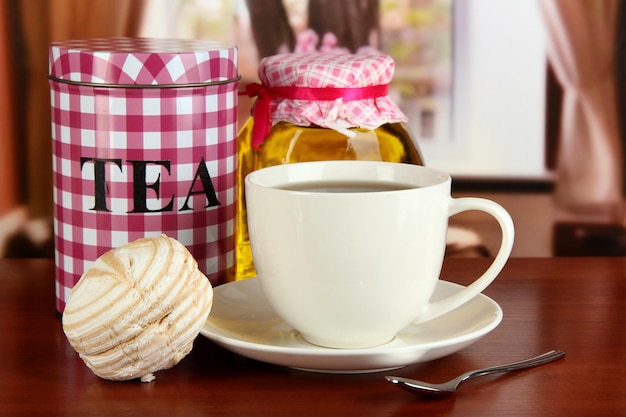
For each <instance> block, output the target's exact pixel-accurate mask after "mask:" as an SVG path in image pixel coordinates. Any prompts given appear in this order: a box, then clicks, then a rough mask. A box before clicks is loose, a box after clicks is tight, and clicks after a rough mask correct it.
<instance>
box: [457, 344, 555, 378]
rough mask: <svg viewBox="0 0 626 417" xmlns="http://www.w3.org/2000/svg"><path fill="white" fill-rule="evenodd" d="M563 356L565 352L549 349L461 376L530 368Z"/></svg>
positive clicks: (471, 376)
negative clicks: (533, 355) (519, 359)
mask: <svg viewBox="0 0 626 417" xmlns="http://www.w3.org/2000/svg"><path fill="white" fill-rule="evenodd" d="M563 356H565V352H562V351H560V350H551V351H549V352H546V353H544V354H542V355H539V356H535V357H534V358H529V359H524V360H523V361H518V362H511V363H507V364H504V365H498V366H491V367H489V368H483V369H477V370H474V371H469V372H467V373H466V374H464V376H465V377H464V378H463V380H465V379H468V378H473V377H476V376H481V375H488V374H493V373H497V372H509V371H516V370H518V369H525V368H532V367H535V366H539V365H543V364H544V363H548V362H552V361H555V360H557V359H560V358H562V357H563Z"/></svg>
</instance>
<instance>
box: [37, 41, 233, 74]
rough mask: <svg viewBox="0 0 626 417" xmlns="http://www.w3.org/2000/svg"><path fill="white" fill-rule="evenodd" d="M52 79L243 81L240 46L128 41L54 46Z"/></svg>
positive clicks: (51, 62)
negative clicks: (241, 77) (238, 47)
mask: <svg viewBox="0 0 626 417" xmlns="http://www.w3.org/2000/svg"><path fill="white" fill-rule="evenodd" d="M49 75H50V77H51V78H52V79H56V80H58V81H67V82H76V83H89V84H108V85H118V86H119V85H122V86H124V85H134V86H141V85H143V86H161V85H183V84H206V83H219V82H228V81H236V80H237V79H238V78H239V75H238V73H237V48H236V47H234V46H229V45H224V44H221V43H218V42H212V41H203V40H186V39H152V38H122V37H120V38H93V39H84V40H67V41H60V42H53V43H52V44H51V45H50V53H49Z"/></svg>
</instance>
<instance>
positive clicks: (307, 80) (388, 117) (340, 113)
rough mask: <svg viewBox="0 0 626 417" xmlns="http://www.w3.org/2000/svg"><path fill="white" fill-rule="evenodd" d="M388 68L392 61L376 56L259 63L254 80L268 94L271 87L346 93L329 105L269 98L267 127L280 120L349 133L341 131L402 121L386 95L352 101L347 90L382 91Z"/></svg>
mask: <svg viewBox="0 0 626 417" xmlns="http://www.w3.org/2000/svg"><path fill="white" fill-rule="evenodd" d="M394 69H395V63H394V61H393V59H392V58H391V57H390V56H388V55H384V54H381V53H371V52H370V53H366V54H348V53H324V52H303V53H290V54H282V55H274V56H270V57H267V58H264V59H263V60H262V61H261V63H260V66H259V78H260V80H261V82H262V83H263V85H264V86H266V87H268V88H270V90H271V88H272V87H295V88H302V87H304V88H313V89H316V90H329V89H331V90H332V89H344V90H347V94H345V95H344V96H343V97H340V98H333V99H330V100H328V99H324V100H315V99H304V100H303V99H294V98H292V97H281V96H280V94H278V95H273V96H272V100H271V103H270V105H269V107H270V108H269V113H270V114H271V116H270V118H271V124H272V125H273V124H275V123H278V122H280V121H288V122H291V123H294V124H297V125H301V126H308V125H310V124H316V125H318V126H322V127H327V128H331V129H335V130H337V131H340V132H342V133H346V134H349V133H348V131H347V130H346V129H348V128H351V127H364V128H367V129H375V128H377V127H378V126H380V125H382V124H385V123H395V122H405V121H406V120H407V118H406V116H405V115H404V114H403V113H402V111H401V110H400V108H399V107H398V106H397V105H396V104H395V103H394V102H393V100H392V99H391V97H390V96H389V95H388V93H387V92H386V91H387V90H384V91H385V93H384V94H375V95H372V96H371V97H367V94H365V97H364V98H362V99H354V97H353V94H352V91H351V90H352V89H354V88H357V89H367V88H368V87H385V88H387V87H388V85H389V83H390V82H391V79H392V77H393V73H394ZM377 91H378V90H377ZM348 97H350V98H349V99H348Z"/></svg>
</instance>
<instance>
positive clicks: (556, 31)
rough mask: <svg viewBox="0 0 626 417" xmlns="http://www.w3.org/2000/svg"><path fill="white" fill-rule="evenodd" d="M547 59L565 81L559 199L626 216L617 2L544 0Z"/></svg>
mask: <svg viewBox="0 0 626 417" xmlns="http://www.w3.org/2000/svg"><path fill="white" fill-rule="evenodd" d="M539 5H540V10H541V13H542V15H543V18H544V20H545V23H546V28H547V47H548V59H549V60H550V62H551V64H552V66H553V68H554V71H555V73H556V76H557V78H558V80H559V82H560V83H561V84H562V86H563V109H562V114H561V125H560V138H559V150H558V155H557V167H556V187H555V199H556V202H557V203H558V205H559V206H560V207H561V208H564V209H566V210H568V211H570V212H572V213H577V214H582V215H588V216H593V217H597V218H601V219H603V220H604V221H608V222H616V223H619V222H621V220H622V219H621V217H622V212H621V211H622V183H623V180H622V167H621V161H622V146H621V139H620V131H619V124H618V118H617V100H616V77H615V50H616V47H615V34H616V23H617V20H616V18H617V10H618V6H619V1H618V0H539Z"/></svg>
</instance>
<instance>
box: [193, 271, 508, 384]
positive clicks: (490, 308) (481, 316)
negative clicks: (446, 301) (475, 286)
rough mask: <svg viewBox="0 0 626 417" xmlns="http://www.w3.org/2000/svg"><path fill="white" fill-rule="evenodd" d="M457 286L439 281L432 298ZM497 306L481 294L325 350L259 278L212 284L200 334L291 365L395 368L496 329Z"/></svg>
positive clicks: (233, 348)
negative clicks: (273, 302) (369, 340)
mask: <svg viewBox="0 0 626 417" xmlns="http://www.w3.org/2000/svg"><path fill="white" fill-rule="evenodd" d="M461 288H463V287H462V286H460V285H458V284H454V283H451V282H447V281H439V283H438V284H437V288H436V289H435V294H434V295H433V300H437V299H440V298H443V297H445V296H447V295H448V294H452V293H454V292H456V291H459V290H460V289H461ZM502 316H503V314H502V309H501V308H500V306H499V305H498V304H497V303H496V302H495V301H493V300H492V299H491V298H489V297H487V296H485V295H483V294H480V295H478V296H476V297H474V299H472V300H471V301H469V302H468V303H466V304H465V305H463V306H461V307H459V308H457V309H456V310H453V311H451V312H449V313H447V314H445V315H443V316H441V317H438V318H436V319H434V320H431V321H429V322H427V323H422V324H411V325H409V326H407V327H405V328H404V329H403V330H402V331H401V332H400V333H399V334H398V335H397V336H396V338H395V339H394V340H392V341H391V342H389V343H387V344H385V345H383V346H378V347H374V348H367V349H329V348H323V347H319V346H315V345H312V344H310V343H308V342H306V341H305V340H304V339H302V337H300V335H299V334H298V332H297V331H296V330H294V329H293V328H292V327H290V326H289V325H288V324H286V323H285V322H284V321H283V320H281V319H280V318H279V317H278V316H277V315H276V313H275V312H274V310H272V308H271V307H270V306H269V304H268V302H267V300H266V299H265V296H264V295H263V291H262V289H261V287H260V285H259V282H258V279H256V278H251V279H247V280H243V281H235V282H231V283H228V284H224V285H220V286H217V287H215V288H214V292H213V307H212V309H211V313H210V314H209V318H208V320H207V322H206V324H205V325H204V326H203V328H202V329H201V330H200V333H201V334H202V335H203V336H205V337H207V338H209V339H210V340H212V341H214V342H215V343H217V344H218V345H221V346H223V347H224V348H226V349H228V350H231V351H233V352H235V353H238V354H240V355H243V356H246V357H248V358H251V359H256V360H259V361H263V362H268V363H273V364H276V365H284V366H288V367H291V368H297V369H303V370H309V371H316V372H331V373H364V372H378V371H383V370H389V369H395V368H400V367H402V366H406V365H410V364H413V363H418V362H425V361H430V360H433V359H437V358H440V357H443V356H446V355H449V354H451V353H454V352H456V351H458V350H461V349H463V348H465V347H467V346H469V345H470V344H472V343H473V342H475V341H476V340H478V339H479V338H480V337H482V336H484V335H486V334H487V333H489V332H490V331H491V330H493V329H494V328H496V326H498V324H499V323H500V322H501V321H502Z"/></svg>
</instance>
